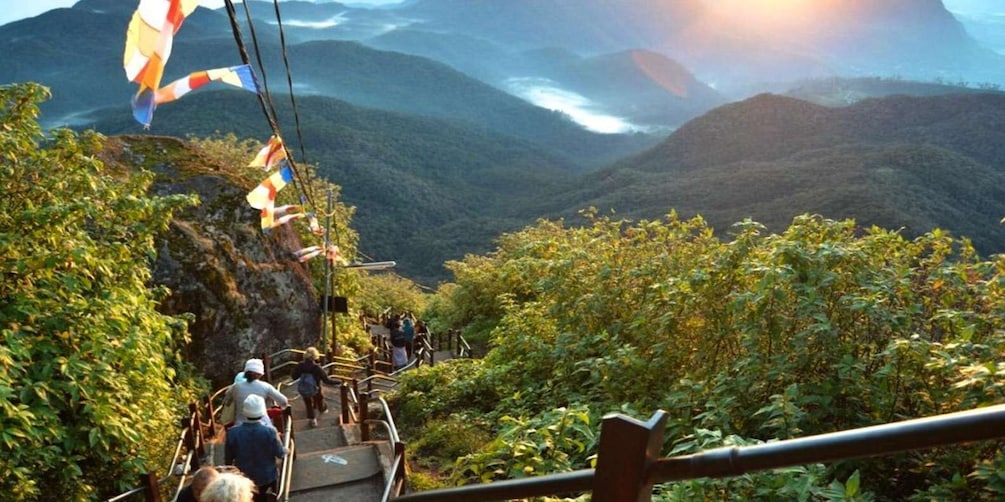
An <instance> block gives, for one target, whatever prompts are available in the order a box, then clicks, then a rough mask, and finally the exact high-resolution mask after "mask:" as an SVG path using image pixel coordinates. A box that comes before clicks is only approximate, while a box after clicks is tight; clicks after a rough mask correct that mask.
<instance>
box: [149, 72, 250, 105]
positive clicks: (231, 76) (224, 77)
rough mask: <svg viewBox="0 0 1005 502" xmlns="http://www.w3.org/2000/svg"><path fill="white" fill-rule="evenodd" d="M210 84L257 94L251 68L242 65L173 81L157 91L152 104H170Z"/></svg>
mask: <svg viewBox="0 0 1005 502" xmlns="http://www.w3.org/2000/svg"><path fill="white" fill-rule="evenodd" d="M210 82H222V83H224V84H229V85H232V86H234V87H240V88H241V89H244V90H248V91H251V92H258V86H257V85H255V78H254V77H253V76H252V75H251V66H250V65H246V64H242V65H238V66H231V67H229V68H216V69H214V70H203V71H197V72H195V73H191V74H189V76H187V77H184V78H180V79H178V80H175V81H174V82H171V83H170V84H168V85H166V86H164V87H161V88H160V89H157V93H156V95H155V98H154V103H155V104H158V105H160V104H163V103H170V102H171V101H174V100H176V99H178V98H180V97H182V96H184V95H186V94H188V93H189V92H191V91H194V90H196V89H198V88H200V87H202V86H204V85H206V84H208V83H210Z"/></svg>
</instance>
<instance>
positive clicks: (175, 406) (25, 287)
mask: <svg viewBox="0 0 1005 502" xmlns="http://www.w3.org/2000/svg"><path fill="white" fill-rule="evenodd" d="M47 95H48V91H47V90H46V89H45V88H43V87H40V86H37V85H34V84H26V85H14V86H6V87H0V126H2V127H0V177H2V178H3V179H4V183H5V196H4V197H3V198H0V248H2V249H3V253H0V273H2V274H3V277H4V278H3V280H2V281H0V299H2V300H0V365H2V366H3V371H2V372H0V397H2V398H0V443H2V447H3V449H4V451H5V454H4V460H3V466H2V468H0V470H2V471H3V472H4V476H3V477H2V478H0V492H2V493H4V494H6V496H7V497H9V498H11V499H14V500H88V499H97V498H104V497H107V496H109V495H112V494H114V493H118V492H121V491H124V490H125V489H126V488H128V487H130V486H134V485H136V483H137V481H138V479H139V475H140V474H141V473H143V472H146V471H150V470H154V469H156V468H157V467H160V466H162V465H163V462H164V459H165V458H169V457H170V454H171V452H172V448H173V445H174V443H175V441H176V440H177V434H178V431H177V429H175V428H174V427H172V426H171V425H172V424H177V423H178V420H179V419H180V418H181V416H183V413H187V409H186V407H185V404H186V403H187V402H189V401H190V400H191V399H192V398H193V396H194V395H195V394H196V391H197V390H198V389H196V388H195V386H194V384H193V383H192V380H191V378H190V373H189V369H188V368H187V366H186V365H185V364H183V362H182V361H181V360H180V358H179V356H178V352H177V350H178V348H179V347H180V346H181V344H183V343H185V338H186V326H185V323H184V321H183V320H181V319H177V318H172V317H168V316H164V315H161V314H160V313H158V312H157V310H156V306H157V302H158V300H159V299H160V298H162V297H163V296H164V295H165V292H164V291H162V290H158V289H151V288H149V287H148V281H149V279H150V271H149V266H148V264H149V261H150V260H151V259H152V258H154V256H155V249H154V237H155V236H156V235H157V233H158V232H161V231H163V230H165V229H166V228H167V225H168V223H169V222H170V220H171V215H172V211H175V210H177V209H180V208H183V207H185V206H186V205H189V204H193V203H195V202H196V201H195V200H194V198H190V197H187V196H169V197H155V196H148V195H147V194H146V190H147V187H148V186H149V185H150V183H151V182H152V180H153V175H152V174H151V173H149V172H142V173H135V174H131V175H123V176H113V175H111V174H109V173H107V172H105V170H104V167H103V165H102V163H101V162H99V161H97V160H96V159H95V154H96V153H97V152H98V150H99V149H100V145H101V137H100V136H98V135H96V134H93V133H84V134H82V135H80V136H77V135H75V134H73V133H71V132H69V131H66V130H56V131H53V132H51V133H50V135H49V136H48V137H45V136H43V134H42V132H41V130H40V129H39V127H38V124H37V122H36V117H37V114H38V104H39V103H40V102H41V101H43V100H44V99H45V98H46V97H47Z"/></svg>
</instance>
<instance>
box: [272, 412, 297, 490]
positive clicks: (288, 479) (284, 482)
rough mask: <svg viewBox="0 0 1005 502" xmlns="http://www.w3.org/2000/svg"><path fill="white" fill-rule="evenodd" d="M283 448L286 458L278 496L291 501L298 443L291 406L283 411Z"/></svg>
mask: <svg viewBox="0 0 1005 502" xmlns="http://www.w3.org/2000/svg"><path fill="white" fill-rule="evenodd" d="M283 435H284V436H283V443H284V444H283V448H284V449H285V450H286V456H285V457H283V467H282V473H283V474H282V476H280V477H279V485H278V486H277V487H276V488H277V489H276V492H277V493H276V495H277V496H279V499H280V500H283V501H286V500H289V499H290V485H291V484H292V482H293V455H294V454H295V453H296V447H297V446H296V442H295V441H293V416H292V414H290V413H289V406H287V407H286V409H285V410H283Z"/></svg>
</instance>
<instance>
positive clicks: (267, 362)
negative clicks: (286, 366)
mask: <svg viewBox="0 0 1005 502" xmlns="http://www.w3.org/2000/svg"><path fill="white" fill-rule="evenodd" d="M262 364H263V365H264V366H265V375H263V376H262V378H264V379H265V381H266V382H269V383H272V358H271V357H269V355H268V354H264V355H263V356H262Z"/></svg>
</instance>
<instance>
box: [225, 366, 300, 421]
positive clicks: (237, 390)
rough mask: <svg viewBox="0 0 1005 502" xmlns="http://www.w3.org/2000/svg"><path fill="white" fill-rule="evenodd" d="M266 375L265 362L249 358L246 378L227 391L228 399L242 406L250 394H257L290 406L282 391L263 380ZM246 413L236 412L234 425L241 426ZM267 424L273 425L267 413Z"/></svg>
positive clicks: (283, 405)
mask: <svg viewBox="0 0 1005 502" xmlns="http://www.w3.org/2000/svg"><path fill="white" fill-rule="evenodd" d="M263 375H265V363H263V362H262V360H261V359H248V360H247V362H245V363H244V380H245V381H243V382H240V381H237V382H235V383H234V385H232V386H231V387H230V390H228V391H227V398H226V399H233V401H234V403H235V405H236V406H241V405H242V403H244V401H245V400H246V399H248V396H251V395H255V396H259V397H261V398H262V399H263V400H264V399H272V400H273V401H275V402H276V404H277V405H279V407H280V408H285V407H286V406H288V405H289V404H290V403H289V400H288V399H286V396H284V395H283V394H282V393H281V392H279V391H278V390H276V388H275V387H273V386H272V384H270V383H269V382H266V381H264V380H262V379H261V378H262V376H263ZM245 420H246V419H245V418H244V415H242V414H241V413H235V414H234V426H235V427H236V426H239V425H241V424H243V423H244V422H245ZM262 421H263V423H264V424H265V425H272V420H270V419H269V416H268V415H266V416H265V418H263V419H262Z"/></svg>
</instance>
